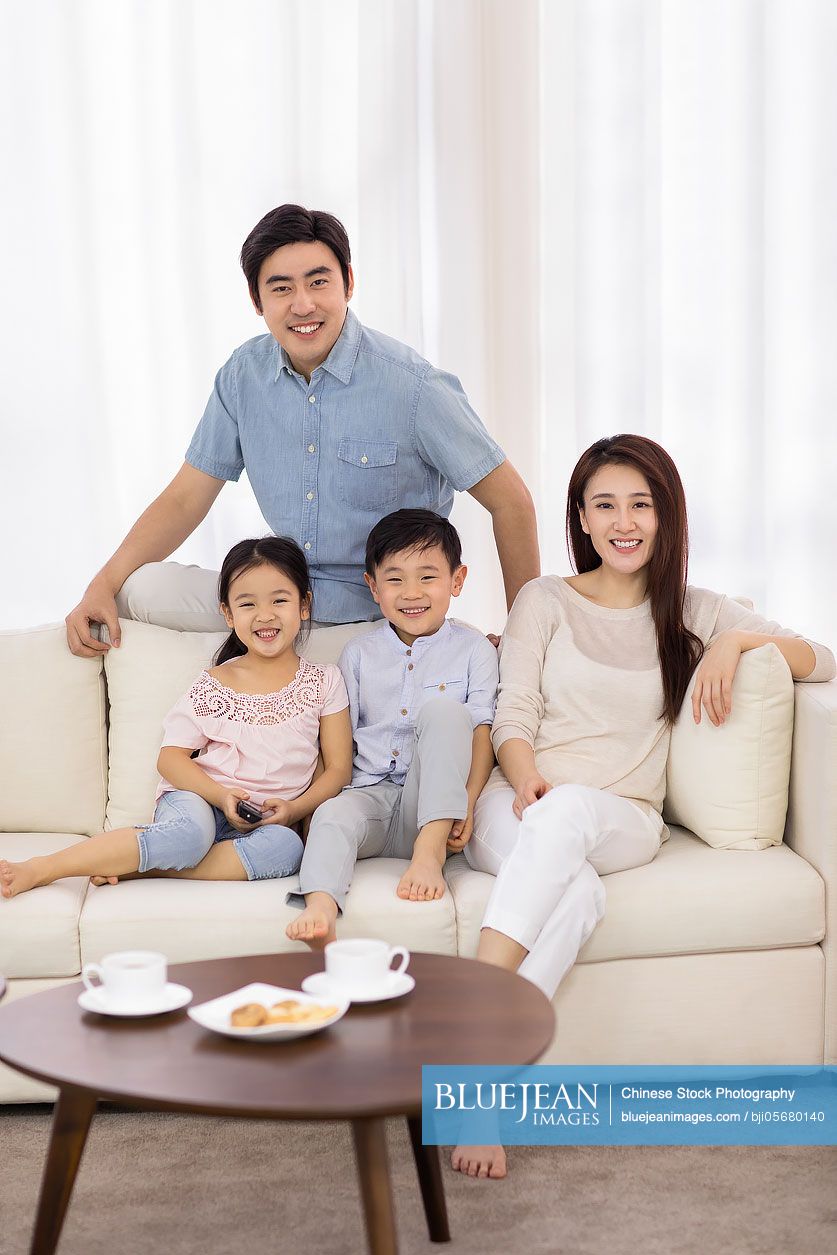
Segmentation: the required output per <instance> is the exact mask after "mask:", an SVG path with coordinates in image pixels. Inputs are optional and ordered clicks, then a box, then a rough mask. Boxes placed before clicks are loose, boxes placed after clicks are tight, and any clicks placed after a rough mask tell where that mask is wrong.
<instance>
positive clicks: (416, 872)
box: [395, 853, 445, 902]
mask: <svg viewBox="0 0 837 1255" xmlns="http://www.w3.org/2000/svg"><path fill="white" fill-rule="evenodd" d="M395 892H396V893H397V894H398V896H399V898H406V899H407V900H409V901H410V902H432V901H433V900H434V899H435V898H441V897H442V896H443V895H444V892H445V878H444V876H443V875H442V869H441V867H440V866H439V861H438V859H435V858H434V857H433V855H432V854H419V853H416V854H414V855H413V861H412V863H410V866H409V867H408V868H407V870H406V871H405V873H404V875H403V876H402V877H401V879H400V880H399V882H398V888H397V889H396V891H395Z"/></svg>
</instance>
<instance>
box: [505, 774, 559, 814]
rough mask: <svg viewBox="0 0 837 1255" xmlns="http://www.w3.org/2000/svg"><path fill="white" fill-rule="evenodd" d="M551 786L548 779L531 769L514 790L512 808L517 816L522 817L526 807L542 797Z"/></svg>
mask: <svg viewBox="0 0 837 1255" xmlns="http://www.w3.org/2000/svg"><path fill="white" fill-rule="evenodd" d="M551 788H552V785H551V784H550V783H549V781H548V780H544V778H543V776H542V775H541V774H540V772H539V771H533V772H532V773H531V774H530V775H528V776H524V778H523V779H522V780H521V781H520V784H519V785H518V786H517V788H516V790H515V794H514V802H513V803H512V810H513V811H514V813H515V815H516V816H517V818H518V819H522V818H523V812H524V811H525V809H526V807H527V806H531V805H532V803H533V802H537V801H538V800H539V798H542V797H544V796H545V795H546V794H547V793H549V791H550V789H551Z"/></svg>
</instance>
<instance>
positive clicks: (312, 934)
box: [285, 905, 337, 950]
mask: <svg viewBox="0 0 837 1255" xmlns="http://www.w3.org/2000/svg"><path fill="white" fill-rule="evenodd" d="M336 919H337V916H336V914H332V913H331V912H330V911H329V910H328V909H327V908H323V907H320V906H316V905H314V906H310V905H309V906H306V908H305V910H304V911H303V912H302V914H301V915H298V916H297V918H296V919H294V920H291V922H290V924H288V927H287V928H286V929H285V935H286V936H288V937H290V939H291V941H304V942H305V944H306V946H308V948H309V950H324V949H325V947H326V946H327V945H328V943H329V942H330V941H336V940H337V933H336V932H335V927H334V925H335V922H336Z"/></svg>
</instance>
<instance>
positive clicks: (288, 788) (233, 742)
mask: <svg viewBox="0 0 837 1255" xmlns="http://www.w3.org/2000/svg"><path fill="white" fill-rule="evenodd" d="M348 704H349V695H348V693H347V692H346V685H345V684H344V683H343V677H342V675H341V674H340V670H339V668H338V667H336V666H334V665H333V664H332V663H328V664H326V665H325V666H316V665H315V664H314V663H312V662H308V661H307V660H306V659H304V658H301V659H300V662H299V670H298V671H297V673H296V675H295V676H294V678H293V680H291V682H290V684H288V685H287V686H286V687H285V688H283V689H279V691H278V692H276V693H256V694H254V693H236V692H235V690H234V689H230V688H227V687H226V685H224V684H221V682H220V681H219V680H216V679H214V678H213V677H212V676H211V675H210V674H209V672H208V671H202V672H201V674H200V675H199V676H198V678H197V680H196V681H195V683H194V684H193V685H192V687H191V689H190V690H189V692H188V693H187V694H186V696H185V697H181V699H180V701H179V702H178V703H177V704H176V705H175V706H173V707H172V709H171V710H170V711H169V713H168V715H167V716H166V718H165V721H164V723H163V740H162V744H163V745H177V746H180V748H181V749H190V750H200V754H199V755H198V759H197V761H198V762H199V763H200V765H201V767H202V768H203V769H204V771H205V772H206V774H207V775H208V776H211V777H212V779H213V780H216V781H217V782H218V783H219V784H221V785H223V786H225V787H226V788H240V789H246V790H247V791H248V793H249V794H250V799H251V801H253V802H255V803H256V805H261V803H262V802H264V801H265V799H266V798H269V797H281V798H285V799H287V800H290V799H291V798H295V797H299V795H300V793H304V791H305V790H306V789H307V788H308V785H309V784H310V783H311V777H312V776H313V774H314V768H315V766H316V764H317V753H318V749H319V736H320V717H321V716H322V715H334V714H336V713H337V711H339V710H345V709H346V707H347V706H348ZM173 788H174V785H171V784H169V782H168V781H167V780H161V781H160V784H159V787H158V789H157V797H156V798H155V803H156V801H158V800H159V798H160V797H161V796H162V794H163V793H168V792H170V791H171V790H172V789H173Z"/></svg>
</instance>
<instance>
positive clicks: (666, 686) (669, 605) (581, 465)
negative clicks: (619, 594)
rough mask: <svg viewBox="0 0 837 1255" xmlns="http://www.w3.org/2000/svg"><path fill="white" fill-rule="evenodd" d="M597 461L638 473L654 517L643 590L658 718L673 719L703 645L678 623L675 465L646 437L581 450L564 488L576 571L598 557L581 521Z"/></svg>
mask: <svg viewBox="0 0 837 1255" xmlns="http://www.w3.org/2000/svg"><path fill="white" fill-rule="evenodd" d="M603 466H632V467H634V469H635V470H637V471H639V472H640V474H641V475H644V476H645V478H646V480H647V481H648V487H649V488H650V490H651V498H652V501H653V503H654V511H655V513H656V516H657V535H656V537H655V540H654V552H653V554H652V556H651V561H650V562H649V564H648V567H647V572H648V574H647V591H648V596H649V597H650V599H651V615H652V617H653V619H654V628H655V630H656V633H657V653H658V655H659V659H660V671H661V673H662V678H663V711H662V714H663V717H664V718H665V720H666V722H667V723H669V724H672V723H674V721H675V719H676V718H677V716H678V714H679V713H680V707H681V706H682V704H683V698H684V697H685V696H686V689H687V688H688V686H689V680H690V678H691V675H692V672H693V671H694V669H695V667H696V666H697V664H698V663H699V662H700V659H701V656H702V654H703V644H702V643H701V641H700V638H699V637H697V636H695V634H694V632H690V631H689V629H688V628H687V627H686V625H685V623H684V622H683V605H684V602H685V598H686V573H687V570H688V562H689V528H688V522H687V519H686V494H685V493H684V492H683V484H682V481H681V479H680V475H679V473H678V470H677V467H676V466H675V465H674V462H673V461H672V460H671V458H670V457H669V455H668V454H667V453H666V451H665V449H663V448H662V446H661V445H658V444H656V443H655V441H653V440H649V439H648V438H647V437H646V436H631V435H621V436H608V437H606V438H605V439H603V440H597V441H596V443H595V444H593V445H591V446H590V448H589V449H588V450H587V451H586V452H585V453H582V455H581V457H580V458H579V460H578V463H577V464H576V467H575V470H574V471H573V473H572V475H571V476H570V485H569V489H568V490H567V544H568V546H569V550H570V554H571V557H572V560H573V565H574V567H575V569H576V571H577V572H578V573H579V574H581V573H582V572H584V571H593V570H595V568H596V567H599V566H601V564H602V560H601V558H600V557H599V555H598V554H597V553H596V550H595V548H594V547H593V542H592V540H591V539H590V537H589V536H588V535H587V533H586V532H585V531H584V529H583V527H582V526H581V518H580V514H579V511H580V510H581V509H583V507H584V494H585V492H586V491H587V485H588V483H589V482H590V480H591V478H592V477H593V476H594V475H595V474H596V472H597V471H599V470H601V468H602V467H603Z"/></svg>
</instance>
